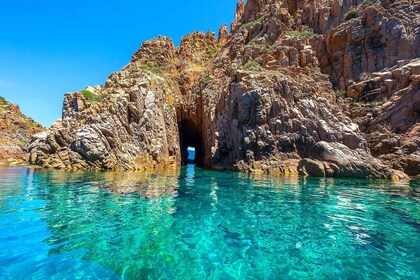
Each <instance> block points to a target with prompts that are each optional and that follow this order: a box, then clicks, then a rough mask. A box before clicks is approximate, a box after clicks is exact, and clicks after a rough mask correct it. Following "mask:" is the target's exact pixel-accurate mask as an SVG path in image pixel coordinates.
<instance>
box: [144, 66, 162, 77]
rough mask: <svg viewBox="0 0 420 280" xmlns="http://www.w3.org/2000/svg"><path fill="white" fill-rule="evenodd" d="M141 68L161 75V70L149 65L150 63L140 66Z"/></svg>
mask: <svg viewBox="0 0 420 280" xmlns="http://www.w3.org/2000/svg"><path fill="white" fill-rule="evenodd" d="M141 68H142V69H144V70H146V71H149V72H152V73H154V74H156V75H163V71H162V69H160V68H159V67H153V66H150V65H145V66H141Z"/></svg>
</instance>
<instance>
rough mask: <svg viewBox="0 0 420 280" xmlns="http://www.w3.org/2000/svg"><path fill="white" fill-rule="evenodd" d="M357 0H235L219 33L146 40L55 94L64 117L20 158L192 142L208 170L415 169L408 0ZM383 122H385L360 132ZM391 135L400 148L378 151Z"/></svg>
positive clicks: (363, 172) (69, 157) (85, 156)
mask: <svg viewBox="0 0 420 280" xmlns="http://www.w3.org/2000/svg"><path fill="white" fill-rule="evenodd" d="M368 2H369V3H368ZM368 2H367V1H364V2H363V3H362V1H334V0H331V1H316V0H313V1H274V0H265V1H262V0H249V1H247V3H246V4H245V3H244V2H243V1H240V2H239V3H238V5H237V11H236V13H235V21H234V22H233V23H232V25H231V31H230V32H228V30H227V26H226V25H224V26H222V27H221V29H220V30H219V38H216V36H215V35H214V34H212V33H209V32H208V33H205V34H204V33H199V32H194V33H192V34H189V35H187V36H185V37H184V38H183V39H182V40H181V44H180V46H179V47H178V48H175V47H174V45H173V43H172V41H171V40H170V39H169V38H166V37H159V38H156V39H153V40H150V41H147V42H145V43H143V44H142V47H141V48H140V49H139V50H138V51H137V52H136V53H135V54H134V55H133V57H132V61H131V62H130V63H129V64H128V65H127V66H126V67H125V68H124V69H123V70H122V71H121V72H119V73H113V74H112V75H111V76H110V77H109V78H108V80H107V82H106V83H105V85H104V86H97V87H94V88H87V89H86V90H84V91H81V92H77V93H71V94H68V95H66V97H65V101H64V108H63V122H62V125H61V126H56V127H53V128H52V129H51V130H50V131H49V133H48V134H47V135H44V136H43V137H39V138H38V139H35V140H34V141H33V142H32V143H31V144H30V146H29V151H30V153H31V157H30V158H31V162H32V163H34V164H39V165H42V166H45V167H51V168H68V169H72V168H77V169H78V168H107V169H119V168H120V169H147V168H161V167H162V168H163V167H165V166H168V165H179V164H182V163H185V162H186V161H187V158H186V157H188V151H187V148H188V147H194V148H195V153H196V162H197V164H199V165H202V166H204V167H207V168H213V169H233V170H237V171H246V172H257V173H260V172H278V173H300V174H309V175H314V176H336V177H339V176H341V177H358V178H368V177H373V178H391V177H404V176H405V174H404V173H403V172H401V171H406V172H408V173H410V174H413V173H416V172H417V173H418V171H416V170H417V169H416V168H417V167H416V166H417V165H416V164H417V163H418V161H416V160H418V156H416V155H417V154H418V151H419V141H418V139H419V135H418V129H417V128H416V127H417V126H416V124H417V123H418V117H419V113H418V111H419V109H418V106H419V102H418V100H417V99H418V96H419V88H418V83H419V79H418V77H417V76H418V75H419V73H417V72H418V71H417V70H418V69H417V68H418V67H417V66H418V65H417V64H418V62H417V60H416V58H417V57H418V56H419V53H418V51H419V48H418V46H419V40H420V39H419V38H420V36H419V16H418V14H419V13H416V12H417V11H418V9H419V4H418V3H413V2H410V1H393V3H391V2H390V1H368ZM402 13H405V14H407V16H403V15H402ZM401 26H404V28H400V27H401ZM390 30H393V33H392V34H389V32H388V31H390ZM416 46H417V48H416ZM401 59H406V60H405V62H401V61H400V60H401ZM388 72H389V73H391V74H389V73H388ZM367 73H370V74H369V75H367ZM372 91H373V92H374V94H372ZM349 98H351V100H350V99H349ZM359 101H363V103H359ZM410 104H411V105H410ZM398 108H400V109H398ZM401 112H403V113H401ZM403 119H404V121H402V120H403ZM389 121H390V125H391V127H392V130H393V131H391V132H385V131H379V133H380V135H386V136H383V138H381V136H379V137H376V136H373V135H372V134H373V132H374V131H375V132H376V131H377V130H379V129H378V127H382V126H383V124H384V123H385V122H389ZM390 135H397V136H398V137H397V136H396V137H397V138H398V139H397V140H396V141H397V144H396V146H397V147H407V148H404V149H401V151H402V153H403V155H404V156H405V157H404V159H403V158H402V157H401V158H400V157H397V156H394V155H393V154H392V153H394V154H395V151H394V150H389V151H388V150H386V149H385V148H382V147H385V144H383V143H382V142H381V141H384V140H386V139H388V138H389V137H388V136H390ZM387 137H388V138H387ZM378 145H379V146H378ZM372 153H373V155H372ZM398 153H401V152H399V151H398ZM398 153H397V154H398ZM397 154H395V155H397ZM377 157H380V159H382V161H381V160H380V159H378V158H377ZM392 169H398V170H400V172H397V171H393V170H392Z"/></svg>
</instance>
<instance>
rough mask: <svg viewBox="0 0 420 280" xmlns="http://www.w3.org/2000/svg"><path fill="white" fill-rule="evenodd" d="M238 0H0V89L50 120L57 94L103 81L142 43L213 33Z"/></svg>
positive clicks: (55, 114) (57, 113)
mask: <svg viewBox="0 0 420 280" xmlns="http://www.w3.org/2000/svg"><path fill="white" fill-rule="evenodd" d="M236 2H237V0H211V1H197V0H183V1H168V0H161V1H145V0H137V1H135V0H0V96H4V97H5V98H6V99H7V100H9V101H10V102H12V103H17V104H18V105H19V106H20V107H21V110H22V111H23V113H25V114H26V115H28V116H30V117H32V118H33V119H35V120H36V121H39V122H41V123H42V124H43V125H44V126H50V125H51V124H52V123H53V122H54V121H55V120H56V119H58V118H61V107H62V102H63V95H64V93H66V92H72V91H78V90H81V89H84V88H85V86H87V85H92V86H94V85H98V84H103V83H104V82H105V80H106V78H107V77H108V76H109V75H110V74H111V73H112V72H115V71H119V70H120V69H121V68H122V67H123V66H124V65H126V64H127V63H128V62H129V61H130V57H131V55H132V54H133V53H134V51H135V50H137V49H138V48H139V46H140V44H141V42H143V41H145V40H148V39H151V38H153V37H156V36H157V35H165V36H169V37H171V38H172V39H173V40H174V42H175V44H178V43H179V41H180V38H181V37H182V36H184V35H185V34H187V33H190V32H193V31H194V30H199V31H207V30H211V31H213V32H217V30H218V28H219V26H220V25H221V24H223V23H226V24H230V22H231V21H232V20H233V14H234V11H235V7H236Z"/></svg>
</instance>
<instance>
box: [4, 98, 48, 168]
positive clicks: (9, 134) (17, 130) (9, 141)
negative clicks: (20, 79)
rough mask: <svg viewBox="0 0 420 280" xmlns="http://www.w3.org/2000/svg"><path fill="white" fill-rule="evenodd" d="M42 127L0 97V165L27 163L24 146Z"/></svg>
mask: <svg viewBox="0 0 420 280" xmlns="http://www.w3.org/2000/svg"><path fill="white" fill-rule="evenodd" d="M43 129H44V128H43V127H42V126H41V125H40V124H39V123H36V122H35V121H34V120H32V119H31V118H28V117H27V116H25V115H24V114H22V113H21V111H20V109H19V106H17V105H14V104H11V103H9V102H8V101H7V100H5V99H4V98H3V97H0V165H16V164H23V163H27V153H26V148H27V145H28V143H29V141H30V139H31V136H32V135H33V134H35V133H39V132H41V131H42V130H43Z"/></svg>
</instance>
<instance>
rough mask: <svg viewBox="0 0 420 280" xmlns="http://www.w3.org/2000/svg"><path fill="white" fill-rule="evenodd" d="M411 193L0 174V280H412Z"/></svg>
mask: <svg viewBox="0 0 420 280" xmlns="http://www.w3.org/2000/svg"><path fill="white" fill-rule="evenodd" d="M419 187H420V183H419V182H418V181H412V182H399V183H395V182H391V181H376V180H371V181H366V180H354V179H325V178H302V177H275V176H265V175H260V176H256V175H255V176H252V175H248V174H240V173H233V172H217V171H209V170H203V169H200V168H196V167H195V166H193V165H190V166H187V167H183V168H181V169H174V170H169V171H166V172H162V173H156V174H153V173H136V172H64V171H47V170H41V169H31V168H26V167H7V168H0V279H419V278H420V237H419V236H420V234H419V233H420V201H419V197H420V196H419V194H420V188H419Z"/></svg>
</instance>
